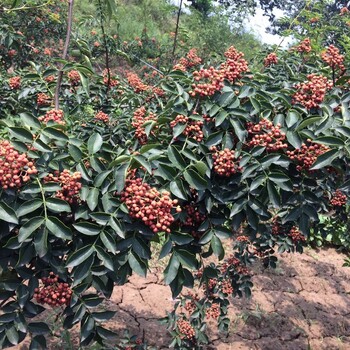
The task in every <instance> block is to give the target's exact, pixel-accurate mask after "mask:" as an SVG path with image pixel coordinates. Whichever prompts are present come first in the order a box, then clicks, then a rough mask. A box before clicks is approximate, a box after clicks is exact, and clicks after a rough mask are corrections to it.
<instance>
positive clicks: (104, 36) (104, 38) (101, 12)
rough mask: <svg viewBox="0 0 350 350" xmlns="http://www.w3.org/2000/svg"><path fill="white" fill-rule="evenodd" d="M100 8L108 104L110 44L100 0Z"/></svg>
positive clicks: (99, 0)
mask: <svg viewBox="0 0 350 350" xmlns="http://www.w3.org/2000/svg"><path fill="white" fill-rule="evenodd" d="M98 6H99V10H100V26H101V31H102V36H103V43H104V47H105V63H106V69H107V87H106V102H108V91H109V89H110V84H111V72H110V70H109V53H108V43H107V37H106V32H105V27H104V25H103V11H102V4H101V0H98Z"/></svg>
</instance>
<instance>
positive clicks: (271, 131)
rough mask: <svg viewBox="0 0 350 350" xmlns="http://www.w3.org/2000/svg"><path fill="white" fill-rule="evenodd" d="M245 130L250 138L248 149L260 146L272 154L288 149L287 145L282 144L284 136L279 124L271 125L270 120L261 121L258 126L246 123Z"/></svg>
mask: <svg viewBox="0 0 350 350" xmlns="http://www.w3.org/2000/svg"><path fill="white" fill-rule="evenodd" d="M247 128H248V135H249V137H251V140H250V141H249V142H248V143H247V146H248V147H254V146H262V147H266V150H267V151H272V152H276V151H278V150H281V149H282V150H283V149H286V148H288V144H287V143H285V142H284V141H285V139H286V134H285V133H284V132H283V131H281V124H276V125H273V123H272V122H271V121H270V120H267V119H261V120H260V121H259V123H258V124H253V123H250V122H249V123H247Z"/></svg>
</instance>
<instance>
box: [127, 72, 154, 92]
mask: <svg viewBox="0 0 350 350" xmlns="http://www.w3.org/2000/svg"><path fill="white" fill-rule="evenodd" d="M126 77H127V79H128V83H129V85H130V86H131V87H132V88H133V89H134V91H135V92H136V93H139V92H144V91H147V90H150V86H149V85H147V84H145V83H144V82H143V81H142V80H141V78H140V77H139V76H138V75H137V74H136V73H132V72H128V73H127V74H126Z"/></svg>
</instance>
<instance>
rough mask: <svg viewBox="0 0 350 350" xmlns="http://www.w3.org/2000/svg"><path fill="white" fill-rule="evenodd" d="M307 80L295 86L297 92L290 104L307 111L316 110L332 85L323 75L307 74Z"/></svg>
mask: <svg viewBox="0 0 350 350" xmlns="http://www.w3.org/2000/svg"><path fill="white" fill-rule="evenodd" d="M307 79H308V81H306V82H303V83H298V84H296V85H295V88H296V89H297V92H296V93H295V94H294V95H293V100H292V103H293V104H296V103H300V104H301V105H303V106H304V107H305V108H307V109H311V108H318V107H319V105H320V103H322V102H323V100H324V98H325V95H326V92H327V90H329V89H331V88H332V86H333V84H332V82H330V81H328V79H327V78H326V77H324V76H323V75H316V74H309V75H308V76H307Z"/></svg>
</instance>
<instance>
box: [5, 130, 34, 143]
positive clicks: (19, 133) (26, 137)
mask: <svg viewBox="0 0 350 350" xmlns="http://www.w3.org/2000/svg"><path fill="white" fill-rule="evenodd" d="M9 131H10V134H11V136H12V137H14V138H16V139H17V140H19V141H22V142H32V141H33V135H32V133H31V132H30V131H28V130H27V129H25V128H17V127H13V128H9Z"/></svg>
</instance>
